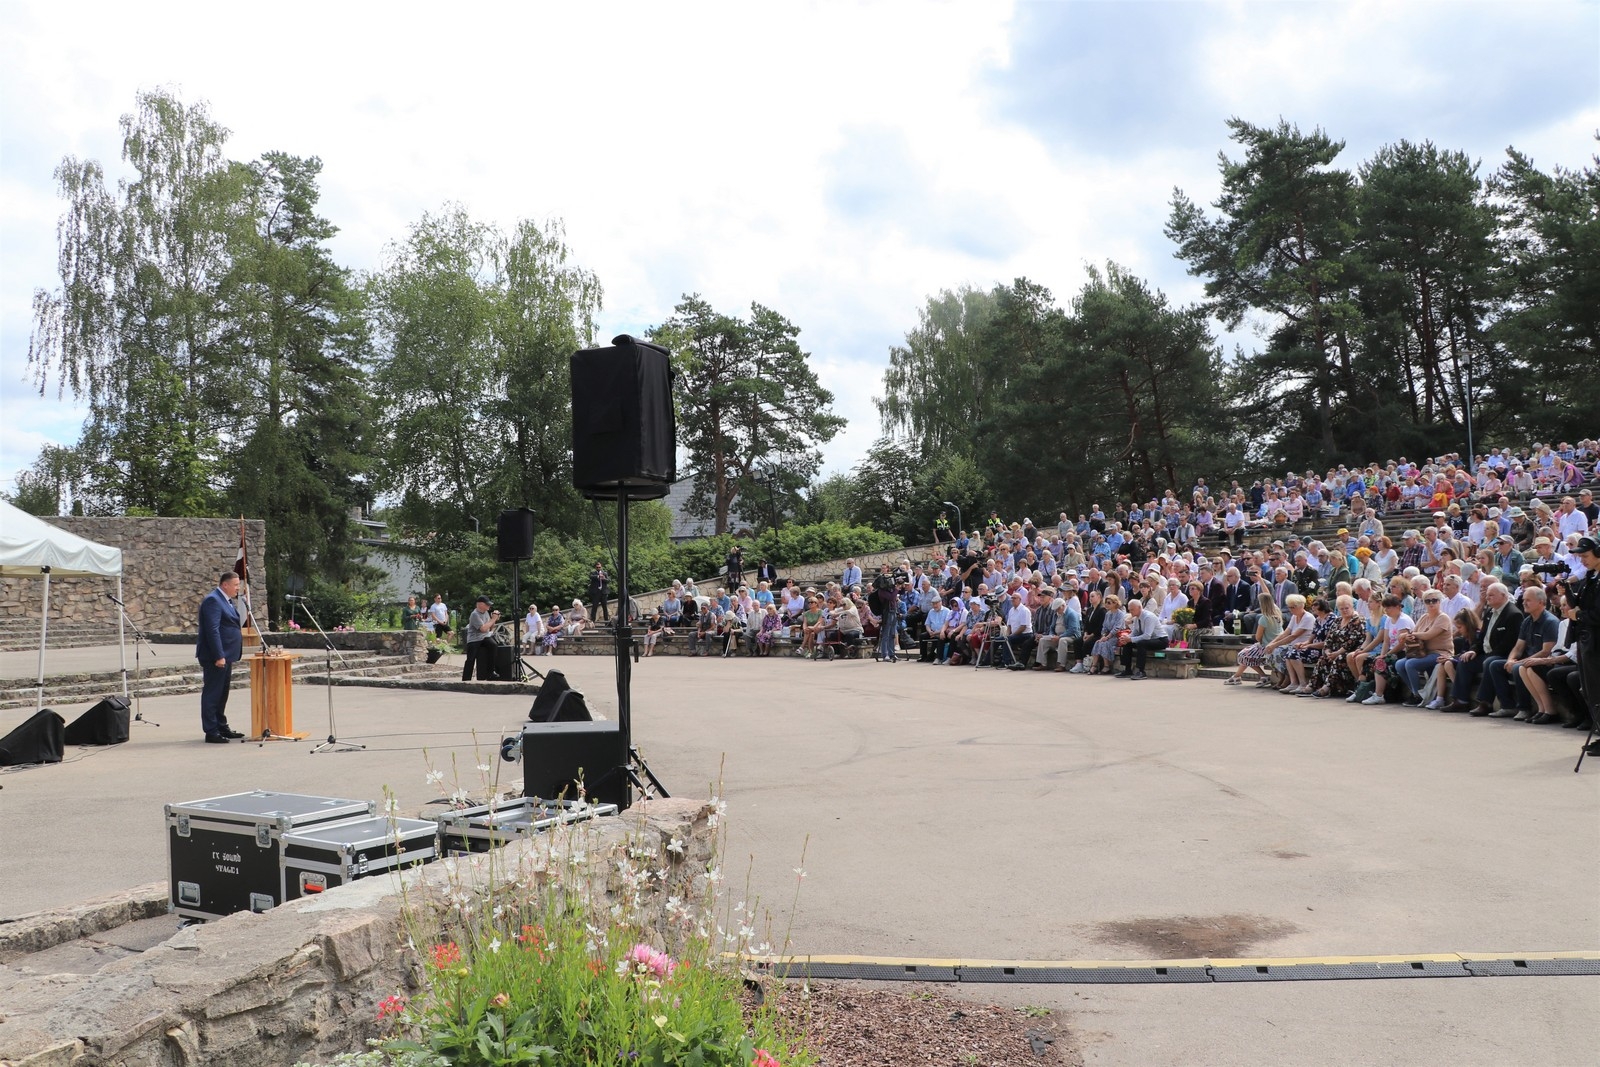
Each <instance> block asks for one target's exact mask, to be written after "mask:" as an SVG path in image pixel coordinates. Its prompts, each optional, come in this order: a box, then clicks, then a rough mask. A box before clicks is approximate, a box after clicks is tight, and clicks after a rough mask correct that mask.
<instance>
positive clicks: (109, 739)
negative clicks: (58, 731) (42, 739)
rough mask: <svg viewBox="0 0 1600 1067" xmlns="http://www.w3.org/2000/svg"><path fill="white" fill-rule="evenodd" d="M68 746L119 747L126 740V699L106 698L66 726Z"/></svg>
mask: <svg viewBox="0 0 1600 1067" xmlns="http://www.w3.org/2000/svg"><path fill="white" fill-rule="evenodd" d="M63 739H64V740H65V741H66V743H67V744H69V745H120V744H122V743H123V742H125V741H127V740H128V701H127V698H126V697H106V698H105V699H104V700H102V701H101V702H100V703H98V704H96V705H95V706H94V707H92V708H90V709H89V710H88V711H86V712H84V713H83V714H82V715H79V716H78V717H77V718H76V719H74V720H72V722H71V723H70V724H69V725H68V726H67V729H66V733H65V735H64V737H63Z"/></svg>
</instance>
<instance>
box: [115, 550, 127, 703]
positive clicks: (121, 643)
mask: <svg viewBox="0 0 1600 1067" xmlns="http://www.w3.org/2000/svg"><path fill="white" fill-rule="evenodd" d="M126 600H127V598H126V597H124V596H123V595H122V575H120V574H119V575H117V658H118V659H119V660H120V661H121V662H122V699H123V700H127V699H128V636H127V633H126V632H125V631H124V629H123V620H122V605H123V603H124V602H125V601H126Z"/></svg>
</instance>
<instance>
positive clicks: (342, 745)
mask: <svg viewBox="0 0 1600 1067" xmlns="http://www.w3.org/2000/svg"><path fill="white" fill-rule="evenodd" d="M295 604H296V605H298V606H299V608H300V610H301V611H304V612H305V613H306V618H307V619H310V620H311V625H312V626H314V627H316V629H317V633H318V634H320V635H321V636H322V647H323V649H324V650H325V651H326V652H327V654H328V674H327V677H326V678H325V679H324V681H325V682H326V683H327V686H328V739H327V740H326V741H324V742H322V744H320V745H317V746H316V747H315V748H313V749H312V750H311V754H312V755H313V756H315V755H316V754H317V753H318V752H339V751H348V750H350V749H365V748H366V747H367V746H366V745H358V744H356V743H355V742H354V741H341V740H339V738H338V736H337V734H336V733H335V731H334V728H333V657H334V656H338V655H339V654H338V652H337V651H335V650H334V647H333V639H332V638H331V637H329V636H328V632H327V631H326V630H324V629H323V628H322V624H321V623H320V622H318V621H317V617H316V616H315V615H313V614H312V613H311V609H310V608H308V607H307V606H306V603H305V601H304V600H296V601H295ZM293 614H294V612H293V608H292V607H291V609H290V615H291V616H292V615H293ZM339 662H340V663H343V662H344V657H343V656H339Z"/></svg>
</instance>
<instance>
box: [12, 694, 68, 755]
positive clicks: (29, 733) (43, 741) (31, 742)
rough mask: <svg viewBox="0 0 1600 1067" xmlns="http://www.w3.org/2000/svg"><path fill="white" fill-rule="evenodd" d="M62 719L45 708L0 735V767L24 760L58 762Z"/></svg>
mask: <svg viewBox="0 0 1600 1067" xmlns="http://www.w3.org/2000/svg"><path fill="white" fill-rule="evenodd" d="M65 732H66V720H65V719H63V718H62V717H61V716H59V715H57V714H56V713H55V712H53V711H51V710H50V709H49V708H45V709H44V710H43V711H39V712H35V713H34V714H32V715H30V716H28V717H27V718H26V719H24V720H23V721H22V725H21V726H18V727H17V728H16V729H15V730H12V731H11V732H10V733H9V734H6V735H5V736H4V737H0V767H20V766H22V765H23V764H25V763H60V762H61V753H62V751H63V750H64V749H65V748H66V741H65V740H64V738H63V737H62V735H63V734H64V733H65Z"/></svg>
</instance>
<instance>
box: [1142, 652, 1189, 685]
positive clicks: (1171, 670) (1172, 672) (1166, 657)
mask: <svg viewBox="0 0 1600 1067" xmlns="http://www.w3.org/2000/svg"><path fill="white" fill-rule="evenodd" d="M1199 671H1200V653H1199V652H1197V651H1195V650H1194V649H1192V648H1164V649H1162V650H1161V651H1160V652H1152V653H1150V655H1149V656H1148V657H1147V658H1146V666H1145V673H1147V674H1148V675H1150V677H1152V678H1193V677H1195V676H1196V675H1198V674H1199Z"/></svg>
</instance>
